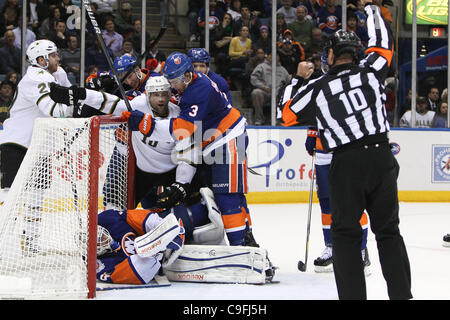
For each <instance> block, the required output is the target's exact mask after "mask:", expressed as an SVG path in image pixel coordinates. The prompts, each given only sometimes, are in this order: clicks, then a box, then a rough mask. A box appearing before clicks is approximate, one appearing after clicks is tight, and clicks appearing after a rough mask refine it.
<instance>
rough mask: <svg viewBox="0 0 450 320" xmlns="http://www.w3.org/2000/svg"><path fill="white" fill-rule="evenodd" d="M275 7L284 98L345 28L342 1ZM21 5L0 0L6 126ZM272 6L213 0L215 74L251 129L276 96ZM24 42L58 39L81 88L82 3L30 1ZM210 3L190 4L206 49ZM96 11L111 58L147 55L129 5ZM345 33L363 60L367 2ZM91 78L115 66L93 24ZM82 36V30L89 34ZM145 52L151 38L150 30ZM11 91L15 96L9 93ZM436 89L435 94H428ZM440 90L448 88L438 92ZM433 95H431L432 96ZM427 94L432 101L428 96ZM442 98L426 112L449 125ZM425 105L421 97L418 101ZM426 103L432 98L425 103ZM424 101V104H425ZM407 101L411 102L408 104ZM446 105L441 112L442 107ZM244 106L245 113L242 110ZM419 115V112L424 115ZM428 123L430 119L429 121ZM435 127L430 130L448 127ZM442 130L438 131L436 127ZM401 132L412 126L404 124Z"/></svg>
mask: <svg viewBox="0 0 450 320" xmlns="http://www.w3.org/2000/svg"><path fill="white" fill-rule="evenodd" d="M277 2H278V5H277V8H276V28H277V29H276V39H275V40H276V46H277V50H276V61H277V68H276V69H277V70H276V79H277V87H276V92H277V93H278V92H279V91H280V89H281V88H282V87H284V86H285V85H287V84H288V83H289V82H290V80H291V78H292V77H293V76H295V74H296V72H297V65H298V63H299V62H300V61H304V60H308V61H311V62H313V63H314V65H315V73H314V74H315V75H316V76H319V75H320V74H321V62H320V61H321V53H322V51H323V43H324V40H325V39H326V38H327V37H328V36H329V35H331V34H332V33H333V32H335V31H336V30H338V29H340V28H342V21H341V19H342V8H341V6H340V5H339V4H338V3H340V1H338V0H278V1H277ZM373 2H374V3H376V4H378V5H379V6H380V8H381V10H382V15H383V17H384V19H385V20H386V22H387V23H388V25H390V24H391V23H392V15H391V13H390V11H389V8H388V7H387V6H386V4H388V5H392V2H391V1H389V0H373ZM21 3H22V2H21V1H19V0H0V13H1V14H0V80H1V81H2V82H1V85H0V122H2V121H3V120H4V119H5V117H7V116H8V105H9V104H10V102H11V100H12V99H13V96H14V91H15V86H16V84H17V82H18V79H20V77H21V67H22V62H21V60H22V52H21V44H22V41H21V36H22V31H21V27H22V21H21V20H22V13H21V7H20V6H21ZM271 3H272V0H209V14H210V19H209V22H208V25H209V28H210V29H209V31H210V32H209V37H210V38H209V48H210V55H211V57H212V58H213V61H214V69H215V71H216V72H217V73H218V74H220V75H221V76H223V77H224V78H225V79H226V80H227V81H228V83H229V85H230V88H231V90H233V91H240V92H241V93H242V94H241V96H242V98H243V104H244V105H245V106H246V107H248V108H252V109H253V110H254V117H253V118H254V119H253V121H251V124H254V125H263V124H270V117H268V114H269V113H270V105H271V93H272V89H271V88H272V83H271V82H272V77H271V76H270V75H271V74H272V70H271V69H272V63H271V59H272V57H271V53H272V30H271V27H272V23H271V17H272V8H271ZM27 4H28V7H27V22H26V23H27V26H28V28H27V30H26V43H27V44H29V43H31V42H32V41H34V40H37V39H49V40H52V41H53V42H54V43H55V44H56V45H57V47H58V48H59V49H60V52H59V55H60V58H61V66H62V67H63V68H64V69H65V71H66V72H67V74H68V78H69V80H70V82H71V83H73V84H77V83H79V82H80V57H81V51H80V43H81V42H80V35H81V30H80V26H79V19H78V20H77V19H76V15H74V12H75V10H77V9H78V10H79V8H80V5H81V2H80V1H76V0H45V1H43V0H28V2H27ZM204 5H205V0H189V1H188V12H187V18H188V21H189V38H188V41H199V42H200V47H203V46H204V45H205V32H204V30H205V23H206V22H205V6H204ZM90 6H91V9H92V12H93V14H94V16H95V18H96V20H97V21H98V22H99V25H100V26H101V29H102V33H103V38H104V39H105V44H106V46H107V48H108V49H109V52H108V53H109V55H110V56H111V57H112V58H113V59H114V58H115V57H117V56H120V55H122V54H124V53H129V54H131V55H134V56H135V57H136V58H137V57H138V53H139V52H141V37H142V21H141V19H140V17H133V14H132V12H131V4H130V3H129V2H127V1H126V0H124V1H120V0H91V1H90ZM346 25H347V29H348V30H352V31H354V32H356V34H357V35H358V36H359V38H360V39H361V42H362V47H361V50H360V53H361V57H362V56H363V54H364V50H365V46H367V40H368V35H367V30H366V27H365V14H364V8H363V5H362V2H361V1H359V0H348V1H347V21H346ZM86 28H87V30H86V32H85V35H86V38H85V39H86V40H85V41H86V42H85V46H86V51H85V65H84V68H85V75H84V79H85V78H86V77H87V76H89V74H92V73H96V72H101V71H108V70H109V65H108V62H107V60H106V57H105V54H104V53H103V51H102V50H101V47H100V44H99V42H98V40H97V37H96V35H95V32H94V31H93V26H92V24H91V23H90V21H89V20H88V21H87V26H86ZM83 32H84V31H83ZM145 38H146V39H147V41H146V46H149V45H150V44H151V43H152V41H153V39H154V38H152V35H151V34H150V33H149V32H147V31H146V34H145ZM147 58H148V60H147V63H146V67H147V68H149V69H154V68H161V62H164V61H165V59H166V54H165V53H163V52H161V51H160V50H159V49H158V46H157V45H156V46H155V47H154V48H153V50H152V51H151V52H150V53H149V55H148V57H147ZM393 83H395V81H391V82H390V83H387V85H386V97H387V102H386V109H387V112H388V115H389V118H390V120H391V123H392V124H393V119H394V116H393V113H394V110H395V109H396V108H395V103H396V99H395V92H394V89H395V86H393ZM10 88H11V90H9V89H10ZM430 90H431V89H430ZM436 90H438V91H439V90H442V88H441V89H440V88H436ZM434 94H435V93H434V92H433V93H430V95H434ZM430 95H429V96H430ZM441 95H442V92H439V98H438V99H437V100H436V102H437V106H436V107H435V106H434V105H433V106H428V107H427V108H426V110H427V112H433V114H434V115H435V116H436V117H440V118H444V119H445V118H446V112H447V111H445V110H446V109H447V98H446V95H445V98H444V97H443V96H441ZM417 98H422V97H417ZM426 98H427V99H428V100H430V99H431V98H429V97H426ZM408 99H409V100H407V102H406V104H404V105H399V106H398V108H397V109H398V110H399V114H398V118H399V119H400V118H401V117H402V116H403V115H404V113H405V112H407V111H408V110H410V109H411V107H410V101H411V97H410V96H409V98H408ZM422 100H423V99H421V100H420V101H422ZM408 101H409V102H408ZM442 105H443V106H442ZM240 107H244V106H240ZM418 112H419V110H418ZM428 118H429V116H428V117H427V119H428ZM437 120H438V121H435V120H433V121H432V122H430V124H429V126H430V127H432V126H437V125H442V121H439V120H440V119H437ZM436 123H437V124H436ZM399 124H400V125H409V124H408V122H407V121H406V120H405V119H403V120H401V121H400V122H399Z"/></svg>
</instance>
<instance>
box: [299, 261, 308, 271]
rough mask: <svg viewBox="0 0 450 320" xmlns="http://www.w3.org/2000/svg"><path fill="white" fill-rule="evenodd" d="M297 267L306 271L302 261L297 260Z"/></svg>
mask: <svg viewBox="0 0 450 320" xmlns="http://www.w3.org/2000/svg"><path fill="white" fill-rule="evenodd" d="M297 268H298V270H300V271H301V272H305V271H306V264H304V263H303V262H302V261H299V262H298V264H297Z"/></svg>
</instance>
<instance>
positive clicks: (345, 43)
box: [324, 29, 361, 57]
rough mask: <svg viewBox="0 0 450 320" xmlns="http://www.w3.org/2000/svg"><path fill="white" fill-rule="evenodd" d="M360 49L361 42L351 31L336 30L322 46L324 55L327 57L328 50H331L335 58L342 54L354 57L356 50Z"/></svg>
mask: <svg viewBox="0 0 450 320" xmlns="http://www.w3.org/2000/svg"><path fill="white" fill-rule="evenodd" d="M359 47H361V40H360V39H359V37H358V36H357V35H356V33H354V32H353V31H344V30H342V29H341V30H338V31H336V32H335V33H333V34H332V35H331V36H330V37H329V38H328V39H327V40H326V41H325V45H324V51H325V54H326V55H328V51H329V49H333V53H334V55H335V56H336V57H338V56H340V55H341V54H344V53H351V54H353V55H354V56H355V57H356V55H357V51H358V48H359Z"/></svg>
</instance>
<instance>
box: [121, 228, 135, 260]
mask: <svg viewBox="0 0 450 320" xmlns="http://www.w3.org/2000/svg"><path fill="white" fill-rule="evenodd" d="M135 238H136V235H135V234H134V233H133V232H129V233H127V234H125V235H124V236H123V237H122V249H123V252H124V253H125V254H126V255H127V256H131V255H133V254H136V250H135V249H134V239H135Z"/></svg>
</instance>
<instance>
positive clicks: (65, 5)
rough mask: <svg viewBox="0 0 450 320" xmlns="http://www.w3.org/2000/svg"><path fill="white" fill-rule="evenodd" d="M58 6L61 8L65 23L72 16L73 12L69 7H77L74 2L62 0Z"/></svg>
mask: <svg viewBox="0 0 450 320" xmlns="http://www.w3.org/2000/svg"><path fill="white" fill-rule="evenodd" d="M56 5H57V6H58V7H60V8H61V15H62V19H63V20H64V21H67V18H69V16H70V15H71V14H72V12H69V10H68V9H69V7H71V6H75V5H74V4H73V3H72V0H61V1H59V2H58V3H57V4H56Z"/></svg>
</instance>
